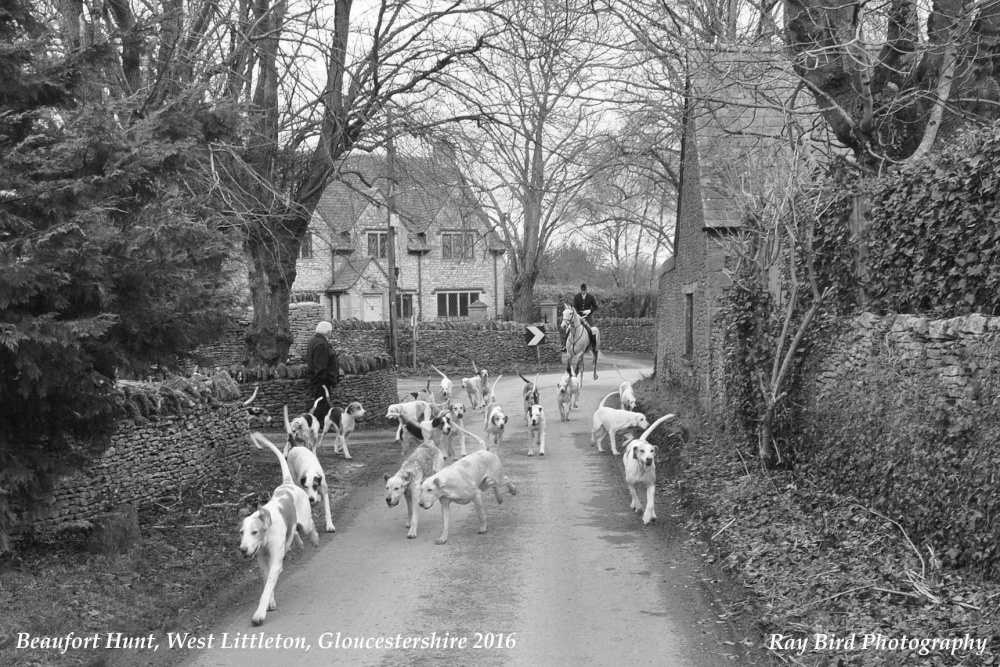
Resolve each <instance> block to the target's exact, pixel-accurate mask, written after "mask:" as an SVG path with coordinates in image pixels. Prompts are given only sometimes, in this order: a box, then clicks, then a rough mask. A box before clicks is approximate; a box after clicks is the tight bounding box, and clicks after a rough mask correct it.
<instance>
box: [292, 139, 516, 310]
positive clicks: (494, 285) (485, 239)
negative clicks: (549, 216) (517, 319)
mask: <svg viewBox="0 0 1000 667" xmlns="http://www.w3.org/2000/svg"><path fill="white" fill-rule="evenodd" d="M387 166H388V165H387V162H386V159H385V158H384V157H378V156H371V155H363V156H359V157H352V158H349V159H348V160H346V161H345V162H344V164H343V166H342V167H341V169H340V171H339V174H338V177H337V179H336V180H334V181H333V182H331V183H330V185H329V186H328V187H327V189H326V191H325V192H324V193H323V197H322V198H321V199H320V202H319V204H318V206H317V207H316V211H315V212H314V214H313V220H312V223H311V224H310V231H309V235H308V237H307V239H306V242H305V243H303V247H302V251H301V254H300V258H299V261H298V263H297V266H296V270H297V277H296V280H295V284H294V287H293V292H295V293H297V294H301V293H311V294H318V295H319V297H320V302H321V303H322V304H323V306H324V312H325V313H327V315H328V317H329V319H330V320H331V321H332V320H346V319H352V318H355V319H359V320H366V321H371V320H388V319H389V272H388V270H389V266H388V264H389V263H388V253H389V233H390V229H391V230H392V233H393V242H394V246H395V266H396V272H395V273H396V280H397V282H396V285H397V300H396V301H397V309H398V311H397V312H398V313H399V315H400V316H401V317H402V318H404V319H405V320H409V319H410V317H411V316H416V318H417V319H418V320H466V319H469V318H470V313H472V314H473V315H475V314H476V313H477V312H482V310H483V309H482V306H485V317H486V318H487V319H496V315H497V313H500V312H502V311H503V302H504V264H503V254H504V252H505V250H506V248H505V246H504V245H503V244H502V243H501V241H500V239H499V237H498V236H497V235H496V234H495V233H494V232H493V231H492V225H491V224H490V222H489V219H488V218H487V216H486V214H485V213H484V212H483V210H482V208H481V207H480V206H479V204H478V202H477V201H476V199H475V198H474V197H473V196H472V193H471V191H470V188H469V187H468V185H467V183H466V181H465V180H464V178H463V177H462V174H461V173H460V172H459V170H458V168H457V167H456V166H455V165H454V163H453V162H451V161H449V160H447V159H446V158H442V157H441V156H439V155H438V156H433V157H403V158H398V159H397V160H396V164H395V165H394V178H393V181H394V183H395V187H394V188H393V190H392V200H393V208H394V212H393V215H392V216H391V217H390V215H389V210H388V207H387V202H388V201H389V196H388V195H389V188H388V184H389V179H388V177H387V171H388V170H387ZM476 302H479V303H480V304H482V305H481V306H473V307H472V308H471V310H470V306H472V304H474V303H476Z"/></svg>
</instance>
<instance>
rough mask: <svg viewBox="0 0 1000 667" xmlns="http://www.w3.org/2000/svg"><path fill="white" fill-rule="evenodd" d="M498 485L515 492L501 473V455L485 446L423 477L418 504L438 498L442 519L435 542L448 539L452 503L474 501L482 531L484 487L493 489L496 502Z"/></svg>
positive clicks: (428, 503) (429, 503) (425, 505)
mask: <svg viewBox="0 0 1000 667" xmlns="http://www.w3.org/2000/svg"><path fill="white" fill-rule="evenodd" d="M501 486H503V487H506V489H507V490H508V491H509V492H510V494H511V495H512V496H513V495H517V488H516V487H515V486H514V484H513V482H511V481H510V479H509V478H508V477H505V476H504V474H503V464H501V463H500V459H499V458H498V457H497V455H496V454H494V453H493V452H488V451H486V450H484V449H480V450H478V451H475V452H473V453H471V454H469V455H468V456H466V457H465V458H461V459H459V460H458V461H455V462H454V463H452V464H451V465H450V466H448V467H446V468H442V469H441V471H440V472H438V473H437V474H435V475H432V476H431V477H428V478H427V479H425V480H424V483H423V484H422V485H421V486H420V506H421V507H423V508H424V509H426V510H429V509H430V508H432V507H434V501H436V500H439V501H441V519H442V522H443V523H444V527H443V528H442V529H441V536H440V537H439V538H437V540H436V541H435V544H444V543H445V542H447V541H448V528H449V524H450V520H451V504H452V503H458V504H459V505H467V504H469V503H470V502H471V503H472V504H473V505H475V507H476V515H477V516H478V517H479V533H480V534H482V533H485V532H486V511H485V510H484V509H483V491H486V490H487V489H493V493H494V495H495V496H496V499H497V503H502V502H503V498H501V497H500V487H501Z"/></svg>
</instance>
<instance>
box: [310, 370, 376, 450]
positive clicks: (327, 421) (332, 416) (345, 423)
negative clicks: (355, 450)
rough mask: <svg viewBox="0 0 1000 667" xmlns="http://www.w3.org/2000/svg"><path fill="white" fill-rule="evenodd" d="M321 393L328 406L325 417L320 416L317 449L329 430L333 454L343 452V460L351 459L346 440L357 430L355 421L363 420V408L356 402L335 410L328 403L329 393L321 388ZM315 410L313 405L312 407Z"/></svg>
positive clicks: (330, 403)
mask: <svg viewBox="0 0 1000 667" xmlns="http://www.w3.org/2000/svg"><path fill="white" fill-rule="evenodd" d="M323 392H324V393H325V394H326V404H327V405H328V406H330V409H329V410H327V412H326V414H325V415H322V424H323V427H322V429H321V430H320V434H319V444H317V445H316V446H317V447H319V446H320V445H322V444H323V438H325V437H326V434H327V433H329V432H330V431H331V430H332V431H333V435H334V438H335V439H334V441H333V453H334V454H338V453H340V450H344V458H345V459H349V458H351V453H350V452H349V451H347V439H348V438H349V437H351V434H352V433H354V429H355V428H357V421H358V420H359V419H364V416H365V415H366V414H367V412H365V409H364V407H363V406H362V405H361V403H359V402H358V401H352V402H351V403H348V405H347V407H346V408H336V407H334V406H333V403H332V402H331V401H330V392H329V391H327V389H326V387H323ZM313 407H314V409H315V405H314V406H313Z"/></svg>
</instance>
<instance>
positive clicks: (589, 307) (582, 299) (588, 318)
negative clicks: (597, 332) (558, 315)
mask: <svg viewBox="0 0 1000 667" xmlns="http://www.w3.org/2000/svg"><path fill="white" fill-rule="evenodd" d="M573 309H574V310H575V311H576V312H577V313H579V314H580V318H581V320H582V321H583V326H584V327H586V329H587V333H588V334H589V335H590V343H591V345H593V344H594V343H595V341H594V330H593V329H592V328H591V327H593V325H594V311H595V310H597V299H595V298H594V295H593V294H591V293H589V292H588V291H587V283H583V284H581V285H580V293H579V294H577V295H576V296H574V297H573Z"/></svg>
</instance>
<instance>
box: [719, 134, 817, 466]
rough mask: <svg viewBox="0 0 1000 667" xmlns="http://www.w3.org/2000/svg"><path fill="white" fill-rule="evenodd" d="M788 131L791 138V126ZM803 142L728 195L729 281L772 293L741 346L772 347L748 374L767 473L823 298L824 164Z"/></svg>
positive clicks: (759, 157) (762, 159)
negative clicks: (733, 232)
mask: <svg viewBox="0 0 1000 667" xmlns="http://www.w3.org/2000/svg"><path fill="white" fill-rule="evenodd" d="M789 130H791V132H790V134H794V128H793V127H792V126H791V125H790V126H789ZM803 139H804V137H802V136H801V135H796V136H791V137H790V140H789V143H788V145H787V146H784V147H781V146H778V147H777V149H778V150H776V151H774V152H773V153H771V154H770V155H767V154H763V153H759V154H756V155H753V156H751V157H750V159H749V160H748V162H746V163H744V164H742V165H740V166H739V168H733V169H731V173H730V174H729V178H727V179H726V182H727V183H728V185H729V187H728V193H727V194H728V195H729V197H730V198H731V200H732V201H733V203H734V204H735V206H736V207H737V208H738V210H739V211H740V212H741V217H742V221H743V224H742V225H741V227H740V231H739V234H738V236H737V238H736V239H735V240H734V242H733V243H732V244H731V247H732V248H733V250H734V251H735V256H736V258H737V262H736V265H735V267H734V268H733V269H732V270H731V271H729V275H730V278H731V279H732V280H733V283H734V286H735V287H736V288H740V289H743V290H744V291H746V292H749V293H756V292H758V291H759V290H763V291H764V292H770V294H771V306H770V308H766V309H762V310H760V311H757V313H756V316H757V317H758V318H759V319H758V321H757V322H756V323H755V325H754V330H755V332H756V335H755V340H752V341H740V343H741V344H749V345H764V346H765V347H767V348H769V349H768V354H769V357H770V359H771V362H770V367H769V368H768V367H767V366H766V365H763V366H758V367H756V368H752V369H747V370H749V372H751V373H752V374H753V377H752V380H754V381H755V382H756V385H755V388H756V390H757V391H758V392H759V393H758V396H759V399H760V401H759V405H760V409H759V411H758V414H757V415H756V421H757V425H758V430H757V437H758V450H759V453H760V458H761V461H762V462H763V463H764V465H765V466H766V467H768V468H771V467H774V466H775V465H776V464H777V463H779V462H780V461H781V458H782V457H781V452H780V449H779V447H778V444H777V442H776V441H775V438H774V429H775V423H776V420H777V418H778V415H779V413H780V411H781V410H782V409H783V408H784V406H785V404H786V401H787V398H788V387H789V384H790V381H791V377H792V371H793V368H794V364H795V362H796V353H797V352H798V351H799V348H800V346H801V344H802V341H803V338H804V337H805V336H806V334H807V333H808V332H809V330H810V328H811V327H812V325H813V323H814V321H815V318H816V315H817V313H818V312H819V310H820V308H821V307H822V305H823V301H824V299H825V298H826V292H824V291H821V290H820V288H819V283H818V281H817V278H816V271H815V268H814V260H815V253H814V250H813V242H812V241H813V234H814V230H815V226H816V224H817V221H818V220H819V219H820V218H821V217H822V215H823V213H824V210H823V208H824V207H826V206H829V205H830V204H829V202H830V199H829V198H828V197H820V196H817V192H816V191H815V190H816V187H815V186H814V185H813V180H814V178H815V175H816V173H817V171H818V169H819V168H820V166H821V164H822V158H821V156H820V155H819V154H818V153H817V152H815V151H814V150H813V148H812V146H811V144H810V142H808V141H804V140H803Z"/></svg>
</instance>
